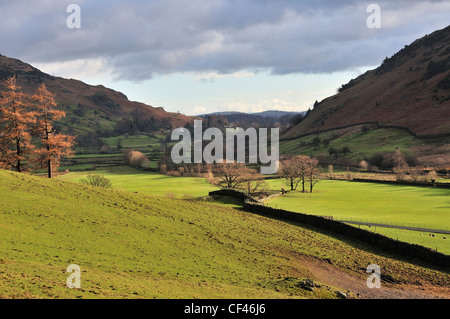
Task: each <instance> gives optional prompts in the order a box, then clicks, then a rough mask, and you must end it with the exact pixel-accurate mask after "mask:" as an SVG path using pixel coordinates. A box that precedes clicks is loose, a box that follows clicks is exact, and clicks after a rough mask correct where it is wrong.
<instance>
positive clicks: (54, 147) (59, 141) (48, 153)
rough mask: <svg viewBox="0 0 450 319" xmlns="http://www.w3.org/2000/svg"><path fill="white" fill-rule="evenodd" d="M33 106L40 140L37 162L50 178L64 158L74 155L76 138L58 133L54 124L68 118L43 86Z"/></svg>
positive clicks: (36, 153)
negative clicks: (44, 168) (73, 148)
mask: <svg viewBox="0 0 450 319" xmlns="http://www.w3.org/2000/svg"><path fill="white" fill-rule="evenodd" d="M33 102H34V103H33V104H34V106H35V108H36V125H35V127H34V133H35V135H36V136H37V137H38V138H39V139H40V144H41V145H40V147H39V148H37V149H36V150H35V152H34V153H35V161H36V162H37V164H38V166H39V167H46V168H47V175H48V177H49V178H52V177H53V172H54V171H55V170H56V168H58V167H59V164H60V161H61V158H62V157H69V156H72V155H73V150H72V147H73V145H74V140H75V137H74V136H69V135H64V134H61V133H56V132H55V129H54V128H53V124H52V123H53V122H54V121H55V120H58V119H61V118H63V117H65V116H66V113H65V112H64V111H61V110H57V109H56V106H57V104H56V102H55V98H54V95H53V94H52V93H51V92H49V91H48V90H47V87H46V86H45V84H42V85H41V86H40V87H39V88H38V90H37V93H36V94H35V95H33Z"/></svg>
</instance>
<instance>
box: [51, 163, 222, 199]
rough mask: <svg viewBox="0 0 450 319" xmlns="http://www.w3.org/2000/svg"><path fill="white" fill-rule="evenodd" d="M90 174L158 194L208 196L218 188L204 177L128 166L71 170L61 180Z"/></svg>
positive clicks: (120, 186)
mask: <svg viewBox="0 0 450 319" xmlns="http://www.w3.org/2000/svg"><path fill="white" fill-rule="evenodd" d="M88 174H99V175H104V176H105V177H107V178H109V179H110V180H111V182H112V184H113V188H114V189H119V190H126V191H130V192H139V193H142V194H149V195H157V196H172V194H173V195H175V196H177V197H185V196H187V195H189V196H193V197H200V196H208V193H209V192H210V191H213V190H216V189H217V188H216V187H214V186H212V185H211V184H209V183H207V182H206V179H205V178H202V177H172V176H167V175H162V174H159V173H155V172H144V171H141V170H138V169H134V168H131V167H127V166H120V167H112V168H102V169H97V170H95V171H89V172H70V173H68V174H65V175H61V176H59V177H58V179H59V180H65V181H73V182H79V181H80V180H81V179H83V178H84V177H85V176H86V175H88Z"/></svg>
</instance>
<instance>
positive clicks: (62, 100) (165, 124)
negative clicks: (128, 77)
mask: <svg viewBox="0 0 450 319" xmlns="http://www.w3.org/2000/svg"><path fill="white" fill-rule="evenodd" d="M13 75H16V77H17V82H18V85H19V86H20V87H22V89H23V90H24V91H25V92H29V93H33V92H34V91H35V90H36V89H37V87H38V86H39V85H40V84H41V83H45V85H46V86H47V88H48V89H49V91H50V92H52V93H54V94H55V100H56V102H57V103H58V106H59V108H60V109H62V110H64V111H65V112H66V114H67V117H66V118H65V119H64V120H62V121H61V122H60V123H59V126H58V127H57V128H58V129H60V130H62V131H65V132H70V133H73V134H76V135H85V134H89V133H93V132H97V133H100V134H101V133H103V132H107V131H112V130H113V129H114V128H115V126H116V124H117V123H118V122H120V121H121V120H123V119H127V118H129V117H133V118H138V119H139V120H140V121H141V122H142V123H143V124H144V123H145V125H146V127H145V128H146V130H147V132H148V131H152V130H153V131H154V130H157V129H171V128H173V127H180V126H184V125H185V124H186V123H187V122H188V121H190V119H191V117H188V116H184V115H181V114H176V113H169V112H166V111H165V110H164V109H163V108H162V107H152V106H150V105H147V104H144V103H140V102H135V101H130V100H128V98H127V97H126V96H125V95H124V94H123V93H121V92H118V91H114V90H112V89H109V88H106V87H104V86H102V85H97V86H93V85H88V84H86V83H84V82H82V81H79V80H75V79H64V78H61V77H54V76H51V75H49V74H46V73H44V72H41V71H40V70H38V69H36V68H34V67H33V66H31V65H29V64H27V63H24V62H22V61H20V60H17V59H13V58H8V57H5V56H3V55H0V81H3V80H5V79H7V78H8V77H10V76H13Z"/></svg>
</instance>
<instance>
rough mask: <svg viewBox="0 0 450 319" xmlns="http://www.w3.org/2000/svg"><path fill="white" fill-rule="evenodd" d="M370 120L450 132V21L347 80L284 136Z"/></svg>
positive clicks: (422, 131)
mask: <svg viewBox="0 0 450 319" xmlns="http://www.w3.org/2000/svg"><path fill="white" fill-rule="evenodd" d="M350 58H351V57H349V59H350ZM369 122H370V123H376V124H378V125H379V126H380V127H389V126H390V127H401V128H405V129H407V130H409V131H410V132H411V133H413V134H415V135H418V136H433V135H434V136H439V135H450V26H449V27H447V28H445V29H442V30H439V31H436V32H434V33H432V34H430V35H427V36H425V37H423V38H421V39H419V40H416V41H414V42H413V43H411V44H410V45H406V46H405V47H404V48H403V49H402V50H400V51H399V52H398V53H396V54H395V55H394V56H392V57H390V58H386V59H385V60H384V62H383V64H382V65H381V66H379V67H378V68H377V69H375V70H371V71H367V72H366V73H364V74H362V75H361V76H359V77H357V78H356V79H353V80H351V81H350V82H349V83H347V84H345V85H343V86H342V87H341V88H339V93H337V94H336V95H334V96H331V97H329V98H327V99H325V100H323V101H321V102H320V103H318V104H316V105H315V107H314V109H313V110H312V111H311V112H310V113H309V114H308V116H307V117H306V118H305V119H304V120H303V121H301V122H300V123H299V124H298V125H297V126H295V127H294V128H292V129H290V130H289V131H288V132H287V133H286V134H285V135H284V137H285V138H294V137H298V136H302V135H305V134H308V133H314V132H319V131H324V130H329V129H334V128H339V127H348V126H351V125H357V124H363V123H369Z"/></svg>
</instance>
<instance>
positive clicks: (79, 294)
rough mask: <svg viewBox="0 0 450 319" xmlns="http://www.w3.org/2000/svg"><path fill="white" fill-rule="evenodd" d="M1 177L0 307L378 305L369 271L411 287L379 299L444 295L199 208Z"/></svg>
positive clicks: (339, 246) (264, 226)
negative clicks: (248, 301)
mask: <svg viewBox="0 0 450 319" xmlns="http://www.w3.org/2000/svg"><path fill="white" fill-rule="evenodd" d="M0 176H1V179H2V181H4V182H3V183H1V185H0V204H1V207H2V210H1V212H0V214H1V224H0V236H1V238H2V242H1V251H2V256H1V260H0V291H1V293H0V296H2V297H18V298H202V297H203V298H336V293H335V292H336V291H339V290H342V289H352V290H353V291H352V292H351V293H349V296H350V297H352V296H356V295H355V292H357V293H359V294H361V296H363V297H364V296H365V297H370V296H372V297H376V296H375V295H373V293H374V292H373V291H368V289H367V287H366V288H365V289H364V285H365V279H364V278H365V277H364V271H361V269H363V270H364V269H365V267H366V266H367V265H368V264H371V263H377V264H379V265H382V267H383V269H389V271H390V276H391V277H390V278H393V279H395V280H396V281H397V285H401V286H402V287H409V288H408V289H407V291H403V292H401V291H397V290H390V289H394V288H395V285H394V286H393V287H391V286H389V284H387V283H385V285H386V289H385V290H383V291H382V292H380V294H381V295H379V296H378V297H382V296H383V293H389V292H395V293H398V294H400V295H399V296H401V295H403V296H409V297H411V296H419V295H417V293H418V292H414V291H412V290H410V289H413V288H412V287H410V286H409V285H411V284H413V283H416V282H418V281H419V282H421V284H422V285H424V287H427V286H428V285H433V286H434V287H435V289H436V287H441V288H439V289H441V290H440V291H442V293H444V290H445V287H446V286H448V283H449V278H448V275H447V274H445V273H442V272H439V271H435V270H431V269H427V268H423V267H420V266H417V265H413V264H410V263H408V262H405V261H399V260H395V259H392V258H390V257H387V256H381V255H378V254H376V253H374V252H371V251H370V249H368V247H365V246H362V245H359V244H356V243H354V242H349V241H346V240H344V239H340V238H336V237H333V236H330V235H328V234H324V233H319V232H316V231H314V230H309V229H306V228H302V227H298V226H296V225H290V224H286V223H283V222H280V221H276V220H272V219H268V218H264V217H260V216H255V215H253V214H249V213H246V212H242V211H240V210H236V209H234V208H233V207H232V206H230V205H226V204H219V203H214V202H211V201H210V200H208V199H203V200H202V199H189V200H187V199H168V198H165V197H163V196H162V197H158V196H157V197H154V196H148V195H144V194H135V193H132V192H128V191H119V190H114V189H113V190H109V189H99V188H94V187H90V186H85V185H81V184H78V183H72V182H66V181H60V180H48V179H43V178H40V177H33V176H27V175H23V174H17V173H12V172H7V171H0ZM19 201H20V205H17V203H18V202H19ZM325 259H326V260H328V262H330V261H331V262H332V263H333V269H334V270H333V271H334V272H335V275H336V274H337V273H340V275H337V276H338V277H337V278H341V277H342V276H344V277H345V278H351V280H347V281H345V282H341V281H336V280H331V279H330V278H329V277H327V276H324V275H323V269H324V267H325V268H326V267H330V266H329V264H328V262H324V261H323V260H325ZM71 263H76V264H78V265H80V267H81V269H82V288H81V289H77V290H71V289H67V288H66V287H65V280H66V278H67V273H65V269H66V267H67V266H68V265H69V264H71ZM326 265H328V266H326ZM319 270H320V271H319ZM330 271H331V269H330ZM302 278H311V279H313V280H317V281H319V282H321V283H322V284H324V285H323V286H322V288H320V289H316V290H314V292H309V291H305V290H303V289H301V288H299V286H298V282H299V281H300V280H301V279H302ZM358 278H359V279H358ZM405 285H406V286H405ZM421 293H424V292H423V291H422V292H421ZM434 293H438V291H437V290H435V291H434ZM371 294H372V295H371ZM385 296H386V295H385Z"/></svg>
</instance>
